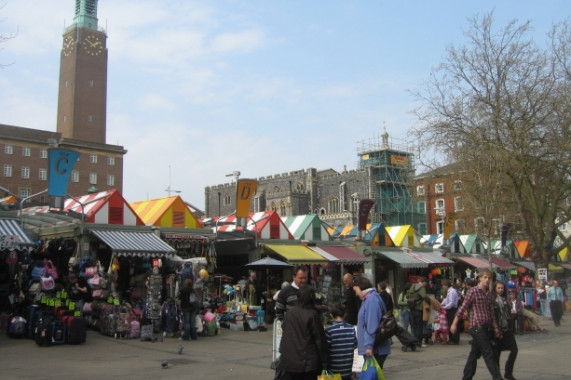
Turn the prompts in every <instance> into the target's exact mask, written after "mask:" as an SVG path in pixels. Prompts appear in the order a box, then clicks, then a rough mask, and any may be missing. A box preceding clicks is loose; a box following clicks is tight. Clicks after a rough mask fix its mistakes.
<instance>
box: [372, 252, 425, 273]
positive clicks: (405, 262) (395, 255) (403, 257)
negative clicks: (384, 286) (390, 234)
mask: <svg viewBox="0 0 571 380" xmlns="http://www.w3.org/2000/svg"><path fill="white" fill-rule="evenodd" d="M373 252H374V253H375V254H378V255H380V256H382V257H385V258H387V259H389V260H391V261H394V262H395V263H397V264H399V265H400V266H401V267H403V268H407V269H409V268H428V264H427V263H425V262H423V261H420V260H418V259H416V258H414V257H412V256H410V255H407V254H406V253H404V252H403V251H380V250H378V249H373Z"/></svg>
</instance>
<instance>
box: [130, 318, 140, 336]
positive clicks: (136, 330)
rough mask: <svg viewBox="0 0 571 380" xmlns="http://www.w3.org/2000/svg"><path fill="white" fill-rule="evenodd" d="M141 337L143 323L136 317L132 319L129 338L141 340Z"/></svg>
mask: <svg viewBox="0 0 571 380" xmlns="http://www.w3.org/2000/svg"><path fill="white" fill-rule="evenodd" d="M140 336H141V323H140V322H139V321H138V320H137V319H136V318H135V317H132V320H131V329H130V330H129V338H130V339H139V338H140Z"/></svg>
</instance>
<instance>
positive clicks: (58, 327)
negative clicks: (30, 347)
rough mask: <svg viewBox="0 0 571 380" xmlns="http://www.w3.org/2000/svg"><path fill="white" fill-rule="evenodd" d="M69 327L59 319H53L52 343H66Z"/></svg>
mask: <svg viewBox="0 0 571 380" xmlns="http://www.w3.org/2000/svg"><path fill="white" fill-rule="evenodd" d="M66 332H67V328H66V325H65V323H63V321H61V320H59V319H55V320H54V321H52V344H64V343H65V341H66V336H67V334H66Z"/></svg>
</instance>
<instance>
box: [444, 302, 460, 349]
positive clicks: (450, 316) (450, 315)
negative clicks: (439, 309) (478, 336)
mask: <svg viewBox="0 0 571 380" xmlns="http://www.w3.org/2000/svg"><path fill="white" fill-rule="evenodd" d="M457 311H458V308H457V307H451V308H450V309H447V310H446V322H448V328H450V326H452V322H454V316H455V315H456V312H457ZM458 323H460V322H458ZM448 341H449V342H452V343H460V331H458V329H457V330H456V332H455V333H454V334H452V333H451V332H449V333H448Z"/></svg>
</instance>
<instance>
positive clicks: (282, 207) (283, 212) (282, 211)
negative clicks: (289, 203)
mask: <svg viewBox="0 0 571 380" xmlns="http://www.w3.org/2000/svg"><path fill="white" fill-rule="evenodd" d="M280 216H287V214H286V205H285V203H284V202H283V201H282V202H280Z"/></svg>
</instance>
